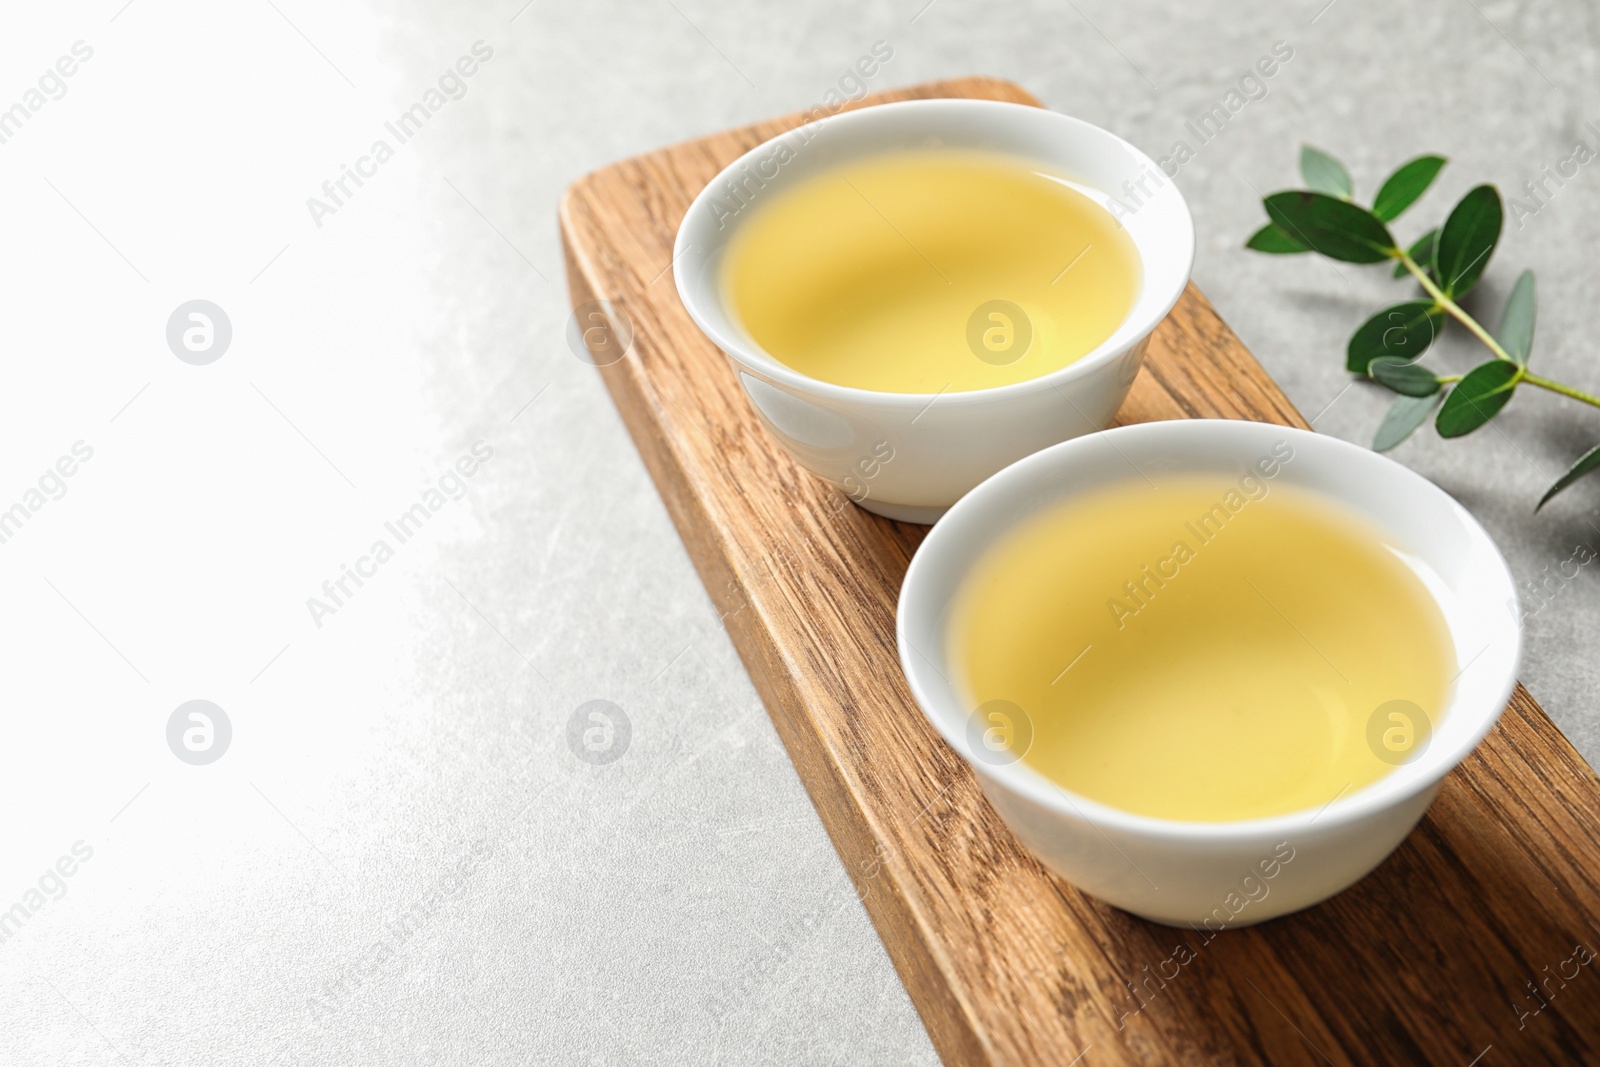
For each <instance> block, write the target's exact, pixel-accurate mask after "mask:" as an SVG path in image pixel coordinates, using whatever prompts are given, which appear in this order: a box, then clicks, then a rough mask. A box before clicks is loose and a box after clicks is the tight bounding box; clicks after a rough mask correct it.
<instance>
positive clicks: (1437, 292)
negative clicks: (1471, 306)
mask: <svg viewBox="0 0 1600 1067" xmlns="http://www.w3.org/2000/svg"><path fill="white" fill-rule="evenodd" d="M1395 251H1396V252H1398V253H1399V259H1400V262H1401V263H1402V264H1404V265H1405V268H1406V270H1408V271H1410V272H1411V274H1412V276H1413V277H1414V278H1416V279H1417V281H1418V282H1420V283H1421V285H1422V289H1423V291H1424V292H1426V293H1427V294H1428V295H1429V296H1431V297H1433V302H1434V303H1435V304H1438V305H1439V306H1440V307H1442V308H1444V310H1445V311H1446V312H1447V313H1448V314H1449V315H1450V316H1451V317H1452V318H1454V319H1455V320H1456V321H1457V322H1459V323H1461V325H1463V326H1465V327H1466V328H1467V329H1468V330H1470V331H1472V335H1473V336H1474V337H1476V338H1477V339H1478V340H1480V341H1482V342H1483V343H1484V344H1485V345H1487V346H1488V348H1489V351H1491V352H1493V353H1494V355H1495V358H1496V359H1503V360H1505V361H1506V362H1507V363H1517V361H1516V360H1514V359H1512V358H1511V357H1510V356H1509V355H1508V354H1507V353H1506V350H1505V349H1504V348H1502V347H1500V342H1499V341H1496V340H1495V339H1494V337H1493V336H1492V335H1491V334H1490V333H1489V331H1488V330H1485V329H1484V328H1483V326H1482V325H1480V324H1479V322H1478V320H1477V319H1475V318H1473V317H1472V316H1471V315H1468V314H1467V313H1466V312H1465V311H1463V310H1462V309H1461V305H1460V304H1457V303H1456V302H1455V301H1454V300H1452V299H1450V297H1449V296H1448V295H1446V294H1445V292H1444V290H1443V289H1440V288H1439V287H1438V286H1437V285H1435V284H1434V281H1433V279H1432V278H1430V277H1428V272H1427V271H1425V270H1423V269H1422V267H1420V266H1419V265H1418V264H1417V261H1416V260H1414V259H1412V258H1411V256H1410V254H1409V253H1407V252H1404V251H1401V250H1400V249H1396V250H1395ZM1461 378H1462V375H1452V376H1450V377H1441V378H1440V379H1439V381H1440V382H1454V381H1460V380H1461ZM1516 382H1527V383H1528V384H1529V385H1537V386H1538V387H1539V388H1540V389H1548V390H1550V392H1552V393H1560V394H1561V395H1562V396H1567V397H1571V398H1572V399H1573V400H1581V401H1583V402H1584V403H1585V404H1589V405H1591V406H1593V407H1597V408H1600V397H1597V396H1591V395H1590V394H1588V393H1585V392H1583V391H1582V390H1581V389H1574V388H1572V386H1570V385H1562V384H1561V383H1560V382H1556V381H1551V380H1550V379H1549V378H1545V377H1543V376H1541V375H1538V374H1534V373H1533V372H1532V371H1530V370H1528V368H1527V367H1524V366H1522V365H1521V364H1520V363H1517V377H1516ZM1513 384H1515V382H1513Z"/></svg>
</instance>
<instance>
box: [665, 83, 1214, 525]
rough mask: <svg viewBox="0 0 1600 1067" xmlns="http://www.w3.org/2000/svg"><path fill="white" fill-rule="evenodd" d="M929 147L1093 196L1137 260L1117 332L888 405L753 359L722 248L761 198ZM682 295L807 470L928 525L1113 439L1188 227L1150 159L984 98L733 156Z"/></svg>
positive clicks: (709, 200)
mask: <svg viewBox="0 0 1600 1067" xmlns="http://www.w3.org/2000/svg"><path fill="white" fill-rule="evenodd" d="M929 148H952V149H967V150H980V151H987V152H993V153H1000V154H1004V155H1009V156H1013V157H1018V158H1021V159H1023V160H1028V161H1034V162H1036V163H1038V164H1039V165H1040V166H1041V167H1042V168H1044V169H1046V170H1048V171H1050V172H1053V173H1057V174H1061V175H1064V176H1067V177H1070V178H1071V179H1072V180H1074V181H1075V182H1077V183H1079V185H1080V186H1081V187H1086V188H1083V190H1082V191H1085V192H1087V193H1091V195H1092V194H1093V193H1094V192H1096V191H1098V193H1099V194H1101V197H1097V199H1101V202H1102V203H1103V204H1104V206H1106V207H1108V208H1109V209H1110V210H1111V211H1112V213H1113V214H1114V215H1116V216H1117V217H1118V218H1119V220H1120V221H1121V223H1122V225H1123V227H1124V229H1125V230H1126V231H1127V233H1128V235H1129V237H1130V238H1131V239H1132V241H1133V244H1134V247H1135V249H1136V250H1137V252H1138V255H1139V259H1140V264H1141V271H1142V281H1141V284H1140V288H1139V292H1138V295H1137V296H1136V297H1135V299H1134V302H1133V306H1132V308H1131V309H1130V311H1129V312H1128V314H1127V316H1126V317H1125V318H1124V319H1123V320H1122V323H1121V324H1120V325H1119V326H1118V327H1117V329H1116V330H1115V331H1114V332H1113V333H1112V335H1111V336H1110V337H1108V338H1107V339H1106V340H1105V341H1103V342H1102V343H1101V344H1100V345H1098V346H1097V347H1096V348H1094V349H1093V350H1092V351H1090V352H1089V353H1088V354H1086V355H1084V356H1083V357H1082V358H1080V359H1078V360H1076V361H1074V362H1073V363H1071V364H1069V365H1067V366H1066V367H1063V368H1061V369H1059V370H1055V371H1052V372H1050V373H1048V374H1044V375H1041V376H1039V377H1037V378H1032V379H1028V380H1026V381H1022V382H1017V383H1014V384H1011V385H1004V386H999V387H996V388H992V389H980V390H974V391H971V392H954V393H943V394H937V393H935V394H923V393H888V392H876V391H871V390H866V389H856V388H851V387H848V386H841V385H834V384H831V383H828V382H823V381H819V380H817V379H815V378H811V377H809V376H807V375H805V374H802V373H800V372H799V371H796V370H794V369H793V368H791V367H789V366H786V365H785V364H783V363H781V362H779V361H778V360H776V359H774V358H773V357H772V356H770V355H768V354H767V353H766V352H765V351H763V350H762V348H761V346H760V345H758V344H757V343H756V342H755V341H754V340H753V339H752V338H751V337H750V336H749V334H748V333H747V332H746V331H745V329H744V328H743V326H742V325H741V324H740V323H739V321H738V318H737V316H736V315H735V314H734V313H733V311H732V309H730V308H729V307H728V306H727V303H726V293H725V289H724V286H723V278H722V263H723V257H724V255H725V253H726V251H727V247H728V243H729V241H730V239H731V238H732V236H733V235H734V234H735V233H736V232H737V231H738V228H739V226H740V225H741V223H742V222H743V221H744V220H745V219H747V218H748V217H749V215H750V213H752V212H753V211H755V210H757V209H758V208H759V207H760V205H761V203H762V200H763V198H768V197H770V196H772V195H773V194H775V193H777V192H779V191H782V190H784V189H786V188H790V187H792V186H793V185H795V184H796V183H799V182H802V181H804V180H805V179H807V178H809V177H811V176H812V175H815V174H817V173H819V172H822V171H825V170H828V169H830V168H832V167H835V166H838V165H840V164H843V163H846V162H850V161H854V160H857V159H861V158H864V157H867V156H874V155H881V154H885V153H890V152H895V151H901V150H910V149H929ZM673 259H674V262H675V264H676V268H675V276H676V280H677V285H678V293H679V296H680V297H681V298H682V300H683V303H684V306H685V307H686V308H687V309H688V311H689V314H690V316H691V317H692V318H693V319H694V321H695V323H696V325H698V326H699V327H700V329H701V330H702V331H704V332H705V334H706V335H707V336H708V337H709V338H711V340H712V341H713V342H715V343H716V344H717V346H718V347H719V348H721V349H722V351H723V352H724V353H725V354H726V355H727V357H728V359H729V360H730V362H731V363H732V365H733V367H734V370H735V372H736V373H737V374H738V376H739V381H740V384H741V385H742V386H743V387H744V391H745V394H746V396H748V397H749V399H750V403H751V405H752V406H753V407H754V408H755V410H756V412H757V413H758V414H759V416H760V418H761V420H762V422H763V423H764V424H765V425H766V427H767V429H768V430H769V431H770V432H771V433H772V434H773V435H774V436H775V437H776V438H777V439H778V440H779V442H781V443H782V445H783V446H784V448H785V449H787V450H788V451H789V453H790V454H791V455H793V456H794V457H795V459H796V460H798V461H799V462H800V464H801V465H802V466H804V467H805V468H806V469H807V470H809V471H811V472H812V473H813V474H815V475H817V476H818V477H819V478H822V479H823V480H824V481H826V482H828V483H829V484H831V485H833V486H834V487H836V488H837V489H838V490H839V491H840V492H841V493H843V494H844V495H845V496H846V497H848V498H849V499H851V500H853V501H855V502H856V503H857V504H859V505H861V506H862V507H864V508H866V509H867V510H869V511H873V512H876V513H877V514H880V515H884V516H887V517H889V518H892V519H899V520H902V521H907V522H919V523H931V522H933V521H935V520H936V519H938V518H939V516H940V515H942V514H943V513H944V512H945V510H946V509H947V508H949V506H950V505H951V504H953V503H955V502H956V501H957V500H959V499H960V498H961V497H962V496H963V495H964V494H966V493H967V492H968V491H969V490H971V489H972V488H973V487H974V486H976V485H977V484H978V483H979V482H981V481H983V480H984V479H985V478H987V477H989V476H990V475H992V474H994V473H995V472H997V471H999V470H1001V469H1002V468H1004V467H1006V466H1009V465H1010V464H1011V463H1013V462H1015V461H1016V460H1018V459H1021V458H1022V457H1024V456H1027V455H1030V454H1032V453H1034V452H1037V451H1039V450H1040V449H1043V448H1047V447H1049V446H1050V445H1053V444H1057V443H1059V442H1061V441H1064V440H1067V439H1068V438H1072V437H1077V436H1079V435H1081V434H1085V433H1090V432H1093V431H1095V430H1099V429H1102V428H1104V427H1105V426H1107V425H1109V424H1110V422H1111V420H1112V418H1113V417H1114V416H1115V414H1116V411H1117V409H1118V408H1119V407H1120V406H1121V404H1122V401H1123V399H1124V398H1125V397H1126V396H1127V393H1128V390H1129V388H1131V386H1132V385H1133V380H1134V378H1135V376H1136V375H1137V374H1138V371H1139V365H1140V363H1141V361H1142V360H1143V358H1144V352H1145V347H1146V345H1147V344H1148V342H1149V338H1150V334H1151V332H1152V331H1153V330H1154V329H1155V327H1156V326H1157V325H1158V324H1159V323H1160V322H1161V320H1162V319H1163V318H1165V317H1166V315H1167V313H1168V312H1169V311H1171V310H1172V307H1173V305H1175V304H1176V303H1177V301H1178V298H1179V297H1180V296H1182V294H1183V291H1184V287H1185V286H1186V285H1187V284H1188V280H1189V271H1190V268H1191V266H1192V264H1193V260H1194V224H1193V221H1192V220H1191V218H1190V215H1189V208H1188V205H1187V204H1186V203H1185V202H1184V199H1183V196H1182V195H1181V194H1180V193H1179V192H1178V189H1177V187H1176V186H1175V185H1174V184H1173V183H1172V182H1171V181H1170V180H1168V179H1167V178H1166V177H1165V176H1164V175H1163V174H1162V173H1161V169H1160V168H1159V167H1158V166H1157V165H1156V164H1155V163H1154V162H1153V161H1151V160H1150V159H1149V157H1147V156H1146V155H1144V153H1142V152H1140V151H1139V150H1138V149H1136V148H1134V147H1133V146H1132V145H1130V144H1128V143H1127V142H1126V141H1123V140H1122V139H1121V138H1119V137H1117V136H1116V135H1114V134H1111V133H1109V132H1107V131H1105V130H1102V129H1100V128H1099V127H1097V126H1093V125H1091V124H1089V123H1086V122H1083V121H1081V120H1079V119H1075V118H1071V117H1069V116H1066V115H1062V114H1058V113H1056V112H1053V111H1047V110H1044V109H1042V108H1035V107H1028V106H1025V105H1021V104H1007V103H1000V102H996V101H988V100H912V101H905V102H901V103H892V104H880V105H877V106H875V107H868V108H862V109H860V110H857V111H849V112H845V113H842V114H839V115H834V116H832V117H829V118H826V119H822V120H820V121H818V122H814V123H810V124H807V125H805V126H802V127H799V128H798V129H795V130H791V131H789V132H788V133H785V134H783V135H781V136H779V137H776V138H774V139H772V140H770V141H768V142H766V143H764V144H762V145H760V146H758V147H756V148H754V149H752V150H751V151H750V152H747V153H746V154H745V155H743V156H741V157H740V158H739V159H737V160H735V161H734V162H733V163H732V164H730V165H729V166H728V167H727V168H726V169H724V170H723V171H722V173H720V174H719V175H717V177H716V178H714V179H712V181H711V183H710V184H709V185H707V186H706V188H705V189H704V190H703V191H702V192H701V193H700V195H699V196H698V197H696V198H695V201H694V203H693V204H691V205H690V207H689V211H688V213H687V214H686V215H685V216H684V220H683V223H682V225H681V226H680V227H679V230H678V237H677V243H676V246H675V247H674V250H673Z"/></svg>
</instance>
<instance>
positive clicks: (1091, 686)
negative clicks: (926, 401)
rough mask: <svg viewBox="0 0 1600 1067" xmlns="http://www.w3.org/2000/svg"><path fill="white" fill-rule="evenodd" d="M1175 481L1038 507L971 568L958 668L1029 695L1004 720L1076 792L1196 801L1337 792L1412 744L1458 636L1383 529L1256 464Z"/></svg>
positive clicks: (1289, 807) (1231, 816)
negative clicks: (1231, 474)
mask: <svg viewBox="0 0 1600 1067" xmlns="http://www.w3.org/2000/svg"><path fill="white" fill-rule="evenodd" d="M1279 447H1280V449H1285V450H1286V449H1287V446H1285V445H1280V446H1279ZM1288 454H1289V455H1292V452H1289V453H1288ZM1282 458H1284V456H1283V454H1282V453H1280V455H1279V456H1278V457H1277V459H1282ZM1277 459H1270V460H1269V463H1270V469H1272V470H1273V471H1274V473H1276V472H1277V471H1278V469H1279V467H1278V463H1277ZM1261 469H1262V470H1265V469H1269V468H1268V466H1267V465H1266V464H1264V465H1263V466H1262V468H1261ZM1159 483H1160V484H1159V485H1151V484H1149V483H1147V482H1145V481H1142V480H1135V481H1131V482H1128V483H1126V484H1119V485H1117V486H1114V487H1110V488H1105V489H1101V490H1098V491H1096V492H1094V493H1092V494H1089V495H1087V496H1085V497H1084V498H1082V499H1079V500H1076V501H1073V502H1070V503H1068V504H1065V505H1061V506H1059V507H1057V508H1055V509H1053V510H1048V511H1046V512H1044V513H1042V514H1040V515H1038V516H1035V517H1034V518H1032V519H1030V520H1029V521H1027V522H1026V523H1025V524H1023V525H1021V526H1020V527H1019V528H1018V529H1017V530H1016V531H1014V532H1013V533H1012V534H1010V535H1009V536H1008V537H1007V538H1006V539H1005V540H1004V541H1002V542H1001V543H999V544H998V545H996V546H994V547H993V548H992V549H991V550H990V551H989V552H988V553H986V554H985V556H984V557H983V558H981V559H980V561H979V563H978V565H977V566H976V567H975V569H974V570H973V572H972V573H971V574H970V575H969V576H968V578H967V579H966V581H965V582H964V584H963V586H962V588H961V590H960V593H959V595H958V597H957V601H956V603H955V605H954V611H953V614H952V621H951V628H950V631H949V637H948V639H949V642H950V653H951V657H950V658H951V663H952V664H953V665H954V666H955V668H956V671H957V677H956V678H955V679H954V680H955V681H956V683H957V685H958V687H959V688H960V689H961V690H962V691H963V692H964V694H965V696H966V697H967V698H968V699H970V701H971V705H970V706H971V707H972V708H974V709H978V708H982V707H985V706H989V707H990V708H991V709H993V708H999V709H1002V710H1004V709H1007V708H1008V707H1010V706H1014V708H1015V709H1019V711H1020V714H1018V713H1017V712H1015V711H1014V712H1012V713H1011V714H1010V715H1009V716H1005V717H1001V718H996V719H995V720H994V723H993V730H992V731H989V732H988V736H989V737H1001V738H1002V739H1003V742H1002V743H1010V744H1012V745H1014V746H1015V747H1016V748H1017V749H1019V750H1020V749H1022V748H1023V747H1024V746H1026V751H1025V752H1023V754H1022V758H1023V759H1024V760H1026V762H1027V763H1028V764H1029V765H1031V766H1032V767H1033V768H1034V769H1036V770H1038V771H1039V772H1040V773H1042V774H1044V775H1046V776H1047V777H1049V778H1051V779H1053V780H1054V781H1055V782H1057V783H1058V784H1060V785H1062V786H1064V787H1066V788H1067V789H1070V790H1072V791H1073V792H1075V793H1079V794H1081V795H1083V796H1087V797H1091V798H1093V799H1094V800H1097V801H1100V802H1102V803H1104V804H1107V805H1109V806H1111V807H1115V808H1119V809H1122V810H1124V811H1129V812H1134V813H1138V814H1142V815H1150V816H1155V817H1159V818H1167V819H1182V820H1198V821H1230V820H1237V819H1250V818H1258V817H1263V816H1270V815H1279V814H1286V813H1289V812H1293V811H1299V810H1303V809H1314V808H1320V807H1322V806H1323V805H1326V804H1328V803H1330V802H1331V801H1333V800H1334V799H1335V798H1337V797H1341V796H1348V795H1350V794H1351V793H1353V792H1355V791H1356V790H1359V789H1361V788H1362V787H1363V786H1366V785H1369V784H1371V783H1372V782H1374V781H1376V780H1377V779H1379V778H1381V777H1382V776H1383V775H1384V774H1386V773H1388V772H1390V771H1392V770H1394V769H1395V767H1396V766H1397V765H1399V764H1400V763H1403V762H1405V760H1406V759H1407V758H1409V757H1412V756H1414V755H1416V754H1417V752H1419V751H1420V746H1422V745H1423V744H1425V742H1426V739H1427V736H1428V733H1429V726H1430V724H1431V726H1432V727H1437V726H1438V724H1439V717H1440V715H1441V714H1442V712H1443V710H1444V708H1445V707H1446V701H1447V698H1448V696H1449V692H1450V687H1451V683H1452V681H1453V679H1454V676H1455V673H1456V664H1455V655H1454V651H1453V645H1452V642H1451V639H1450V634H1449V631H1448V629H1447V628H1446V624H1445V621H1444V618H1443V616H1442V614H1441V613H1440V610H1439V608H1438V606H1437V604H1436V602H1435V601H1434V599H1433V597H1432V596H1431V595H1430V594H1429V592H1428V590H1427V587H1426V586H1425V585H1424V584H1423V582H1422V580H1421V578H1420V577H1419V575H1418V573H1417V572H1416V571H1414V570H1413V569H1412V568H1411V566H1409V565H1408V564H1407V562H1406V560H1405V559H1404V557H1403V556H1402V555H1401V554H1399V553H1398V552H1397V551H1396V550H1394V549H1392V548H1391V547H1390V546H1389V545H1387V544H1386V543H1385V541H1384V539H1383V535H1382V533H1381V532H1380V531H1379V530H1378V529H1377V528H1376V527H1374V526H1372V525H1370V524H1369V523H1368V522H1367V520H1365V519H1363V518H1358V517H1357V516H1355V515H1353V514H1351V513H1349V512H1348V511H1347V510H1345V509H1343V508H1342V507H1339V506H1338V505H1335V504H1333V503H1330V502H1329V501H1327V500H1325V499H1324V498H1322V497H1320V496H1316V495H1314V494H1312V493H1310V492H1308V491H1306V490H1302V489H1298V488H1296V487H1292V486H1287V485H1281V484H1274V483H1273V482H1272V481H1271V480H1270V479H1269V478H1266V477H1258V476H1257V474H1256V473H1254V472H1252V473H1250V474H1246V475H1243V476H1242V477H1239V478H1234V479H1229V478H1227V477H1224V476H1216V477H1208V476H1199V475H1185V476H1181V477H1174V476H1164V477H1161V478H1160V479H1159ZM990 701H1005V702H1009V704H997V705H989V702H990ZM1397 701H1399V702H1406V703H1394V702H1397ZM977 721H979V722H980V724H981V725H982V726H984V727H985V728H988V727H989V726H990V724H989V723H987V722H984V721H983V718H982V716H980V717H979V719H978V720H977ZM1030 735H1031V736H1030Z"/></svg>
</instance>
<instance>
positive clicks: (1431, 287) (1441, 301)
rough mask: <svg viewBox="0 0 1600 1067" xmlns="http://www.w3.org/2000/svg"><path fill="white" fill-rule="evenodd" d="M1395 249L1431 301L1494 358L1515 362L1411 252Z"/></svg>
mask: <svg viewBox="0 0 1600 1067" xmlns="http://www.w3.org/2000/svg"><path fill="white" fill-rule="evenodd" d="M1395 251H1396V252H1397V253H1399V258H1400V262H1401V263H1402V264H1404V266H1405V268H1406V270H1408V271H1410V272H1411V274H1412V276H1413V277H1415V278H1416V279H1417V281H1418V282H1420V283H1421V284H1422V289H1423V291H1424V292H1425V293H1427V294H1428V295H1429V296H1431V297H1433V302H1434V303H1435V304H1438V305H1439V306H1440V307H1442V308H1444V310H1445V311H1446V312H1448V313H1449V314H1450V316H1451V317H1452V318H1454V319H1455V320H1456V321H1457V322H1459V323H1461V325H1463V326H1465V327H1466V328H1467V329H1468V330H1471V331H1472V335H1473V336H1474V337H1476V338H1477V339H1478V340H1480V341H1482V342H1483V343H1484V344H1485V345H1487V346H1488V348H1489V351H1491V352H1493V353H1494V355H1495V358H1496V359H1503V360H1505V361H1506V362H1507V363H1515V362H1517V361H1516V360H1514V359H1512V358H1511V357H1510V356H1509V355H1507V354H1506V350H1505V349H1504V348H1501V347H1500V342H1499V341H1496V340H1495V339H1494V336H1493V335H1492V334H1490V333H1489V331H1488V330H1485V329H1484V328H1483V327H1482V326H1481V325H1479V323H1478V320H1477V319H1475V318H1473V317H1472V316H1471V315H1468V314H1467V313H1466V312H1465V311H1463V310H1461V305H1460V304H1457V303H1456V302H1455V301H1454V300H1452V299H1450V297H1449V296H1448V295H1446V294H1445V291H1444V290H1443V289H1440V288H1439V287H1438V286H1437V285H1435V284H1434V283H1433V279H1432V278H1430V277H1428V272H1427V271H1425V270H1423V269H1422V268H1421V267H1419V266H1418V265H1417V261H1416V260H1414V259H1412V258H1411V254H1410V253H1409V252H1406V251H1403V250H1401V249H1398V248H1397V249H1395Z"/></svg>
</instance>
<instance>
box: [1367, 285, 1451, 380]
mask: <svg viewBox="0 0 1600 1067" xmlns="http://www.w3.org/2000/svg"><path fill="white" fill-rule="evenodd" d="M1443 325H1444V310H1443V309H1442V308H1440V307H1438V306H1437V305H1435V304H1434V302H1433V301H1431V300H1408V301H1406V302H1405V303H1403V304H1396V305H1394V306H1393V307H1387V308H1384V309H1383V310H1382V311H1380V312H1378V313H1377V314H1376V315H1374V316H1372V318H1370V319H1368V320H1367V321H1366V322H1364V323H1362V324H1361V328H1360V329H1359V330H1357V331H1356V332H1355V334H1354V335H1353V336H1351V338H1350V344H1349V346H1348V347H1347V348H1346V359H1345V367H1346V368H1347V369H1348V370H1350V371H1351V372H1352V373H1354V374H1365V373H1367V368H1368V367H1369V366H1371V364H1372V361H1373V360H1375V359H1385V358H1387V359H1398V360H1414V359H1417V358H1418V357H1420V356H1421V355H1422V353H1424V352H1426V351H1427V350H1428V346H1429V345H1431V344H1433V340H1434V338H1435V337H1437V336H1438V335H1439V330H1440V329H1441V328H1442V327H1443Z"/></svg>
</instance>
